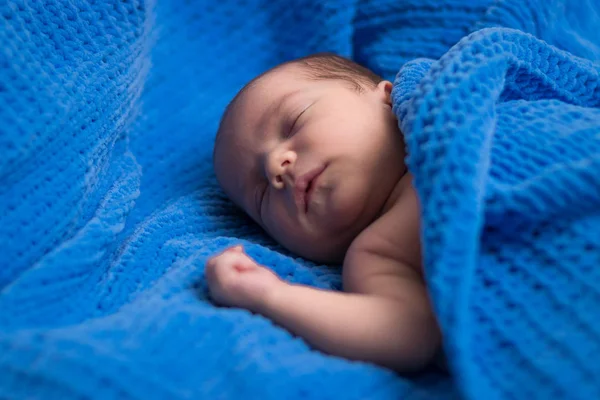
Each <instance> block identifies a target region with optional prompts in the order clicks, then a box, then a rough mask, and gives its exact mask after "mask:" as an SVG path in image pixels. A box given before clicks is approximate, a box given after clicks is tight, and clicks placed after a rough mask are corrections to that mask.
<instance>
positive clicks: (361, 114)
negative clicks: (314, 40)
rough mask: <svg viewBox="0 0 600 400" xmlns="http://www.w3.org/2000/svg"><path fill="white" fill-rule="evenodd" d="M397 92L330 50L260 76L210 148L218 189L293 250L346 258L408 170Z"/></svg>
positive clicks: (228, 113)
mask: <svg viewBox="0 0 600 400" xmlns="http://www.w3.org/2000/svg"><path fill="white" fill-rule="evenodd" d="M391 88H392V84H391V83H390V82H388V81H383V80H381V79H380V78H379V77H378V76H377V75H375V74H374V73H373V72H371V71H369V70H367V69H365V68H363V67H361V66H359V65H358V64H356V63H354V62H352V61H350V60H347V59H344V58H342V57H339V56H336V55H333V54H317V55H313V56H308V57H304V58H301V59H299V60H294V61H291V62H287V63H285V64H282V65H279V66H277V67H275V68H273V69H271V70H269V71H267V72H266V73H264V74H262V75H260V76H259V77H257V78H255V79H254V80H252V81H251V82H250V83H248V84H247V85H246V86H245V87H244V88H243V89H242V90H241V91H240V92H239V93H238V94H237V96H236V97H235V98H234V99H233V101H232V102H231V103H230V104H229V106H228V107H227V110H226V111H225V114H224V116H223V118H222V121H221V125H220V127H219V132H218V134H217V139H216V142H215V150H214V165H215V172H216V175H217V179H218V181H219V183H220V185H221V187H222V188H223V190H224V191H225V193H226V194H227V195H228V196H229V197H230V198H231V199H232V200H233V202H234V203H236V204H237V205H238V206H240V207H241V208H242V209H243V210H244V211H246V212H247V213H248V214H249V215H250V217H252V219H254V220H255V221H256V222H257V223H258V224H260V225H261V226H262V227H263V228H264V229H265V230H266V231H267V232H268V233H269V234H270V235H271V236H272V237H273V238H274V239H275V240H276V241H278V242H279V243H280V244H281V245H283V246H284V247H286V248H288V249H289V250H290V251H292V252H294V253H296V254H299V255H300V256H303V257H306V258H308V259H312V260H315V261H319V262H331V263H333V262H341V261H342V260H343V257H344V254H345V253H346V250H347V249H348V247H349V245H350V243H351V242H352V241H353V240H354V238H356V237H357V236H358V235H359V234H360V232H362V231H363V230H364V229H365V228H366V227H367V226H368V225H369V224H371V222H373V221H374V220H375V219H377V217H378V216H379V215H380V214H381V212H382V209H383V208H384V206H385V204H386V201H387V200H388V198H389V197H390V194H391V192H392V191H393V189H394V187H395V185H396V183H397V182H398V180H399V179H400V177H401V176H402V174H404V172H405V166H404V144H403V140H402V137H401V134H400V131H399V129H398V125H397V122H396V118H395V116H394V114H393V112H392V108H391V99H390V92H391Z"/></svg>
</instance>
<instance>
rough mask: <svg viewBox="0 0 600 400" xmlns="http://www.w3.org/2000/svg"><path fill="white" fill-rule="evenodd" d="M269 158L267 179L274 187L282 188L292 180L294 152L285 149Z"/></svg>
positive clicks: (294, 160)
mask: <svg viewBox="0 0 600 400" xmlns="http://www.w3.org/2000/svg"><path fill="white" fill-rule="evenodd" d="M270 158H271V159H270V160H269V166H268V172H267V176H268V179H269V181H270V183H271V185H272V186H273V187H274V188H276V189H283V188H284V187H285V186H286V184H290V183H291V182H293V176H292V168H293V165H294V163H295V162H296V153H294V152H293V151H286V152H283V153H281V154H280V155H279V156H277V155H274V156H273V157H270ZM286 181H287V182H286Z"/></svg>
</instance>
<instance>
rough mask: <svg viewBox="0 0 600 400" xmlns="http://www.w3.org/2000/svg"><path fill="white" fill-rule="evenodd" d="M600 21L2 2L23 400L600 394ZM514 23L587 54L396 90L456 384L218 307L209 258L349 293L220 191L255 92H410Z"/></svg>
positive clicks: (10, 325) (315, 6) (530, 57)
mask: <svg viewBox="0 0 600 400" xmlns="http://www.w3.org/2000/svg"><path fill="white" fill-rule="evenodd" d="M598 3H599V1H598V0H582V1H577V2H569V3H567V2H566V1H565V2H563V1H558V0H553V1H545V2H542V1H533V0H532V1H529V2H523V1H522V0H519V1H517V0H514V1H511V0H504V1H493V0H442V1H423V0H410V1H397V0H393V1H391V0H387V1H386V0H336V1H330V2H322V1H319V0H299V1H295V2H293V6H291V5H290V3H289V2H287V1H272V0H246V1H243V2H241V1H238V0H221V1H219V2H214V1H211V0H200V1H188V0H171V1H160V2H156V4H154V3H153V2H150V1H142V0H104V1H99V0H87V1H86V0H41V1H25V0H22V1H17V0H14V1H8V2H0V152H1V154H2V157H0V246H1V248H0V398H9V399H20V398H32V399H35V398H40V399H52V398H59V399H69V398H77V399H80V398H97V399H105V398H118V399H128V398H129V399H162V398H169V399H183V398H194V399H198V398H273V399H280V398H286V399H294V398H318V399H326V398H344V399H352V398H356V399H363V398H373V399H398V398H405V399H440V398H456V397H457V396H458V395H459V393H462V394H463V395H466V396H467V397H472V398H493V397H494V396H495V397H510V395H511V394H513V397H521V396H522V395H524V394H525V393H527V395H528V396H527V397H528V398H535V397H540V398H546V397H544V395H546V394H548V391H550V390H555V392H554V393H556V394H557V396H558V395H559V394H560V393H561V392H560V391H561V390H563V391H564V389H565V388H567V385H569V384H570V385H571V386H570V387H569V391H568V392H567V396H571V397H584V398H593V396H592V395H591V394H593V393H594V390H597V387H594V386H593V385H594V382H597V381H600V380H599V379H597V377H598V370H597V369H594V368H596V367H595V366H596V365H597V363H594V360H595V359H594V358H592V357H593V356H594V355H597V354H598V347H597V345H598V342H597V341H596V339H595V338H596V337H597V335H598V334H600V333H599V330H598V325H596V322H595V320H594V318H593V317H594V312H596V313H597V306H596V308H594V305H597V304H598V301H597V297H596V296H597V291H596V288H597V287H598V269H597V268H595V269H592V268H591V267H590V265H591V264H585V263H586V262H590V257H592V256H593V254H594V253H593V252H594V251H596V253H595V254H597V250H598V248H597V246H598V241H597V237H598V234H597V232H598V230H597V226H598V220H597V218H596V220H595V221H594V220H593V214H592V211H590V210H592V209H593V208H592V207H594V206H596V210H597V209H598V208H597V203H594V201H596V200H597V191H596V192H594V189H597V186H594V182H596V181H597V180H596V181H595V180H593V179H591V178H590V176H594V175H593V174H596V175H595V176H597V174H598V171H597V169H595V170H594V165H597V164H594V162H597V158H594V151H597V143H595V142H594V140H593V138H594V136H593V135H597V132H598V129H597V125H596V124H597V122H596V121H598V120H600V118H598V115H597V114H596V115H594V114H593V111H591V109H592V108H593V107H594V101H596V107H597V101H598V91H597V90H598V89H597V86H594V85H595V83H594V82H597V81H594V79H597V67H595V64H592V62H593V61H597V60H598V59H600V46H599V44H600V38H599V36H598V35H599V33H598V32H599V31H598V29H597V26H598V19H599V17H598V8H599V6H598ZM491 26H504V27H508V28H514V29H519V30H521V31H523V32H528V33H531V34H533V35H535V36H537V37H538V38H541V39H543V40H545V41H547V42H549V43H551V44H553V45H556V46H557V47H559V48H561V49H562V50H565V51H569V52H570V54H567V53H564V52H562V51H558V50H556V49H555V48H553V47H550V46H548V45H546V44H543V43H542V42H538V41H537V40H535V39H533V38H532V37H530V36H524V35H523V34H519V33H517V32H514V31H513V32H508V33H507V32H499V33H496V35H498V36H497V37H496V38H495V39H493V40H492V39H487V41H486V40H485V39H482V38H485V37H487V36H490V35H492V34H493V32H492V33H490V32H487V31H483V32H481V33H478V34H477V35H479V36H475V37H470V38H469V39H467V40H466V42H461V44H460V45H459V46H458V47H455V48H453V50H451V51H450V52H449V53H448V54H446V55H445V56H444V57H443V58H442V59H441V60H440V61H439V62H438V63H435V64H433V66H431V65H432V63H431V62H430V61H418V62H413V63H410V64H408V65H407V66H406V68H405V69H403V72H402V73H401V75H400V76H399V78H398V79H399V81H398V83H397V84H396V85H395V89H394V96H395V97H396V99H395V109H396V111H397V112H399V113H400V117H401V118H400V119H401V121H402V127H403V129H405V130H406V131H407V133H408V144H409V149H410V150H411V168H414V169H415V174H416V176H417V183H418V188H419V191H420V192H421V195H422V196H423V195H424V194H427V197H426V198H424V201H425V207H424V210H423V213H424V221H425V228H426V229H425V232H424V237H425V256H426V262H427V271H428V280H429V283H430V285H431V288H432V294H433V296H434V302H435V306H436V310H437V312H438V313H439V315H440V320H441V322H442V326H443V329H444V333H445V334H446V335H447V337H448V347H449V353H450V365H451V368H452V369H453V371H454V372H455V376H456V378H457V379H456V380H452V379H451V378H449V377H448V376H446V375H442V374H439V373H436V372H428V373H424V374H422V375H419V376H418V377H412V378H410V379H405V378H401V377H399V376H397V375H395V374H393V373H391V372H390V371H387V370H385V369H382V368H378V367H375V366H372V365H368V364H365V363H356V362H349V361H346V360H343V359H339V358H336V357H331V356H327V355H324V354H322V353H320V352H317V351H314V350H312V349H311V348H310V347H309V346H307V344H306V343H304V342H303V341H302V340H301V339H299V338H295V337H293V336H292V335H291V334H289V333H288V332H287V331H285V330H284V329H282V328H280V327H278V326H275V325H274V324H273V323H271V322H270V321H269V320H267V319H265V318H263V317H261V316H258V315H253V314H251V313H249V312H247V311H244V310H237V309H223V308H216V307H214V306H213V305H212V304H211V303H210V302H209V301H208V299H207V296H206V285H205V281H204V263H205V261H206V259H207V257H209V256H210V255H211V254H214V253H215V252H217V251H219V250H221V249H223V248H224V247H226V246H229V245H232V244H234V243H239V242H240V241H241V242H242V243H244V244H245V246H246V249H247V251H248V253H249V254H250V255H252V256H253V257H255V258H256V259H257V260H258V261H259V262H261V263H263V264H265V265H268V266H270V267H272V268H273V269H274V270H275V271H276V272H277V273H278V274H279V275H280V276H282V277H283V278H285V279H287V280H289V281H292V282H297V283H304V284H308V285H313V286H316V287H322V288H332V289H339V287H340V276H339V269H334V268H328V267H325V266H321V265H313V264H311V263H309V262H306V261H304V260H302V259H298V258H295V257H293V256H292V255H290V254H289V253H287V252H285V251H284V250H282V249H281V248H280V247H279V246H277V245H276V244H274V243H273V242H272V241H271V240H270V239H269V238H267V237H266V236H265V235H264V234H263V233H262V232H261V231H260V229H258V228H257V227H256V226H255V225H254V224H252V223H251V221H250V220H249V219H248V218H246V217H245V216H244V215H242V214H241V213H240V212H239V211H237V210H236V209H235V208H234V207H233V206H232V205H231V204H230V202H229V201H227V199H226V198H225V197H224V195H223V194H222V193H221V191H220V190H219V189H218V186H217V184H216V180H215V179H214V175H213V172H212V165H211V152H212V142H213V140H214V134H215V131H216V128H217V125H218V121H219V118H220V115H221V114H222V112H223V110H224V107H225V106H226V104H227V102H228V101H229V100H230V99H231V98H232V97H233V96H234V94H235V93H236V92H237V90H239V89H240V88H241V86H242V85H243V84H244V83H245V82H247V81H248V80H250V79H251V78H252V77H254V76H256V75H257V74H259V73H261V72H263V71H264V70H266V69H267V68H270V67H272V66H274V65H276V64H278V63H280V62H282V61H285V60H288V59H290V58H295V57H299V56H303V55H306V54H309V53H313V52H317V51H334V52H337V53H339V54H341V55H344V56H348V57H353V58H355V59H357V60H358V61H360V62H362V63H364V64H365V65H367V66H369V67H371V68H372V69H374V70H375V71H376V72H379V73H381V74H382V75H383V76H384V77H386V78H388V79H393V77H394V76H395V75H396V73H397V71H398V69H399V68H400V67H401V66H402V64H403V63H405V62H407V61H409V60H412V59H414V58H416V57H428V58H430V59H438V58H440V57H442V56H443V55H444V54H445V53H446V52H447V51H448V49H449V48H450V47H451V46H452V45H454V44H455V43H456V42H458V41H459V40H460V39H461V38H462V37H464V36H465V35H468V34H469V33H471V32H473V31H476V30H479V29H481V28H486V27H491ZM486 35H487V36H486ZM478 38H479V39H478ZM536 57H537V58H536ZM577 57H580V58H577ZM585 59H587V60H585ZM444 60H445V61H444ZM484 60H488V61H490V62H489V63H487V64H482V61H484ZM430 67H431V69H430ZM550 67H552V68H556V69H557V70H559V71H561V72H560V74H558V76H556V73H552V74H551V73H549V72H548V71H550ZM454 68H456V70H454ZM594 68H596V69H594ZM594 71H596V72H594ZM594 74H595V75H594ZM532 76H533V78H531V77H532ZM421 81H422V82H421ZM527 81H532V82H533V83H531V82H530V83H529V85H526V84H525V83H526V82H527ZM458 91H459V92H460V93H461V97H460V102H457V101H453V100H455V99H458V98H459V97H458V95H457V94H454V93H457V92H458ZM471 96H473V97H471ZM517 98H519V99H521V100H518V101H517V100H515V99H517ZM552 99H554V100H552ZM594 99H596V100H594ZM449 104H451V106H449ZM453 107H455V108H453ZM525 109H528V110H530V112H525V111H522V110H525ZM426 111H431V112H430V113H428V112H426ZM442 111H443V112H442ZM449 111H450V113H449ZM461 115H462V116H463V117H462V118H463V119H462V120H460V118H461V117H460V116H461ZM453 118H454V119H453ZM456 118H459V119H456ZM465 124H470V125H469V126H470V127H471V128H469V129H468V130H467V128H465ZM510 127H513V128H514V129H515V131H514V132H513V131H511V129H510ZM595 128H596V130H594V129H595ZM421 130H422V131H423V132H426V133H427V135H428V136H427V138H428V140H431V141H432V143H435V145H431V146H430V147H428V146H426V145H423V144H419V143H421V142H420V141H421V140H423V139H422V138H423V137H425V136H423V135H421V134H420V131H421ZM460 132H463V133H465V134H463V135H462V136H461V135H460ZM494 132H502V134H499V133H494ZM466 133H468V135H467V134H466ZM540 133H542V135H540ZM492 135H493V141H492ZM419 138H421V139H419ZM454 138H462V139H463V141H462V142H460V143H458V144H457V145H456V146H455V145H454V140H450V139H454ZM596 139H597V137H596ZM436 140H437V141H436ZM413 142H416V143H413ZM492 144H493V145H492ZM496 144H497V145H496ZM457 149H460V150H457ZM556 149H560V150H561V151H557V150H556ZM457 151H458V152H461V153H462V154H461V156H462V157H461V158H464V160H462V159H461V160H458V159H457V158H456V152H457ZM528 156H530V160H531V161H525V160H528V159H527V158H526V157H528ZM468 160H471V161H470V162H467V161H468ZM594 160H595V161H594ZM458 161H461V163H460V165H458V166H456V167H455V169H460V170H464V172H462V175H452V174H451V172H452V171H451V168H447V167H444V168H443V169H442V170H439V168H440V166H442V165H445V164H446V163H448V165H451V164H452V163H453V162H454V163H456V162H458ZM516 166H522V168H517V167H516ZM479 167H480V168H479ZM421 170H422V171H423V172H422V173H421V174H420V173H419V171H421ZM549 171H551V172H553V173H550V172H549ZM572 171H574V172H572ZM456 172H458V171H456ZM586 174H587V175H586ZM430 177H431V179H430ZM438 177H439V179H438ZM546 183H548V184H550V185H552V186H551V189H548V186H544V185H546ZM428 185H429V186H428ZM438 185H439V186H438ZM440 190H444V193H445V194H444V195H441V193H440ZM559 194H561V196H559ZM511 221H514V223H511ZM457 224H459V225H458V226H457ZM594 229H595V230H594ZM514 232H516V233H514ZM594 232H596V236H595V238H596V239H594V237H593V233H594ZM459 234H460V235H461V236H462V239H463V240H462V241H461V242H460V243H450V242H449V239H448V238H452V237H455V238H456V235H459ZM586 235H587V236H586ZM532 237H535V238H536V239H535V241H532V240H527V239H531V238H532ZM494 238H497V240H492V239H494ZM581 238H587V242H585V241H583V239H581ZM579 239H581V240H579ZM572 242H573V243H572ZM499 244H502V247H501V248H499ZM457 245H460V246H462V247H456V246H457ZM553 245H555V246H554V247H553ZM548 249H558V250H559V252H560V253H559V254H556V253H552V252H551V250H548ZM586 249H587V250H586ZM442 261H443V263H442ZM546 261H547V263H545V264H544V262H546ZM592 261H593V259H592ZM595 263H596V266H597V265H598V260H597V258H596V261H595ZM527 264H531V265H529V268H528V267H527ZM484 265H490V266H491V267H489V268H483V266H484ZM535 266H538V267H539V268H537V269H536V268H535ZM542 267H543V268H542ZM510 271H517V272H514V273H511V272H510ZM462 272H464V273H462ZM482 285H483V286H482ZM577 285H583V286H581V287H580V286H577ZM483 288H485V289H483ZM559 289H560V290H559ZM529 296H531V299H530V300H528V301H527V302H525V301H524V300H525V299H527V298H528V297H529ZM449 299H450V300H449ZM511 304H512V306H511ZM514 315H517V316H518V317H514V318H512V319H511V318H509V317H510V316H514ZM565 321H567V322H568V323H574V322H577V323H579V324H580V325H573V326H572V327H571V325H569V324H566V325H565ZM574 335H575V336H574ZM565 338H568V340H567V339H565ZM558 356H560V357H558ZM584 357H585V358H584ZM559 368H560V369H561V371H560V373H558V371H559ZM515 388H519V389H520V392H517V393H516V395H515V392H514V389H515ZM481 393H485V394H486V395H485V396H483V397H482V396H481ZM488 394H489V396H488Z"/></svg>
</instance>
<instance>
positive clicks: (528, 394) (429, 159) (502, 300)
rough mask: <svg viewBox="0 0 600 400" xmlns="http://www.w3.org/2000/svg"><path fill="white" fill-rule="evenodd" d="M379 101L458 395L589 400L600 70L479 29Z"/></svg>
mask: <svg viewBox="0 0 600 400" xmlns="http://www.w3.org/2000/svg"><path fill="white" fill-rule="evenodd" d="M392 96H393V102H394V111H395V113H396V115H397V117H398V120H399V121H400V126H401V129H402V131H403V133H404V135H405V137H406V143H407V147H408V154H409V156H408V163H409V169H410V170H411V172H412V173H413V174H414V182H415V187H416V189H417V191H418V194H419V198H420V199H421V203H422V224H423V235H422V239H423V248H424V259H425V268H426V275H427V282H428V288H429V290H430V293H431V295H432V297H433V300H434V303H435V310H436V314H437V316H438V318H439V321H440V323H441V326H442V331H443V334H444V340H445V345H446V350H447V353H448V359H449V362H450V364H451V369H452V370H453V372H454V373H455V377H456V379H457V382H458V383H459V384H460V386H461V389H462V390H463V393H464V394H465V395H466V397H468V398H473V399H483V398H486V399H488V398H528V399H529V398H541V399H551V398H559V399H564V398H570V397H575V398H582V399H587V398H590V399H591V398H600V363H599V362H596V361H595V360H598V358H599V357H600V319H598V316H599V315H600V64H597V63H596V64H594V63H592V62H590V61H588V60H585V59H581V58H576V57H574V56H573V55H572V54H570V53H566V52H564V51H561V50H559V49H557V48H554V47H552V46H549V45H548V44H547V43H545V42H542V41H540V40H538V39H536V38H534V37H533V36H531V35H528V34H525V33H523V32H520V31H515V30H511V29H506V28H488V29H483V30H480V31H477V32H475V33H473V34H471V35H470V36H468V37H466V38H465V39H463V40H461V41H460V42H459V43H458V44H457V45H456V46H454V47H453V48H452V49H451V50H450V51H449V52H448V53H446V54H445V55H444V56H443V57H442V58H441V59H440V60H439V61H435V62H434V61H433V60H429V59H419V60H414V61H411V62H409V63H407V64H405V65H404V67H403V68H402V69H401V71H400V72H399V73H398V76H397V78H396V82H395V87H394V90H393V93H392ZM591 360H594V361H591Z"/></svg>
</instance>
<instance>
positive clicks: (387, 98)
mask: <svg viewBox="0 0 600 400" xmlns="http://www.w3.org/2000/svg"><path fill="white" fill-rule="evenodd" d="M392 87H393V84H392V82H390V81H381V82H379V83H378V84H377V87H376V88H375V91H376V92H377V96H378V97H379V98H380V99H381V100H382V101H383V102H384V103H385V104H387V105H388V106H391V105H392Z"/></svg>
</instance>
